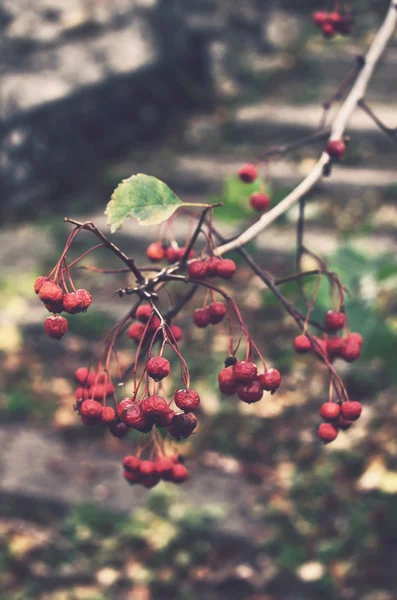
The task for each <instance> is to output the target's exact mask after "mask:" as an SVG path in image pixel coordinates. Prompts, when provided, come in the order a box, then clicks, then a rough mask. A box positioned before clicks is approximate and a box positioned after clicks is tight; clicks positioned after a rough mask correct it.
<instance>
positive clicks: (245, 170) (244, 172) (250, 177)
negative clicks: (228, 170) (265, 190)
mask: <svg viewBox="0 0 397 600" xmlns="http://www.w3.org/2000/svg"><path fill="white" fill-rule="evenodd" d="M237 174H238V176H239V178H240V179H241V181H244V183H253V182H254V181H255V179H256V178H257V177H258V170H257V168H256V167H255V165H252V164H250V163H245V164H244V165H242V166H241V167H240V168H239V170H238V173H237Z"/></svg>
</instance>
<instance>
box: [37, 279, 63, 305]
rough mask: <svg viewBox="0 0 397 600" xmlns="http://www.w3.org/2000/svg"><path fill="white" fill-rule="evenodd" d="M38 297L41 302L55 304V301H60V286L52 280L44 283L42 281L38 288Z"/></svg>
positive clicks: (61, 296) (61, 293)
mask: <svg viewBox="0 0 397 600" xmlns="http://www.w3.org/2000/svg"><path fill="white" fill-rule="evenodd" d="M39 298H40V300H41V301H42V302H46V303H48V304H57V302H61V301H62V298H63V291H62V288H60V287H59V285H57V284H56V283H54V282H53V281H47V282H46V283H43V285H42V286H41V288H40V290H39Z"/></svg>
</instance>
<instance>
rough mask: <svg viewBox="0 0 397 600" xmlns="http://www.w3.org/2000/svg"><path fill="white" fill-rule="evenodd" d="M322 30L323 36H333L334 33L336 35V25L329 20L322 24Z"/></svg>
mask: <svg viewBox="0 0 397 600" xmlns="http://www.w3.org/2000/svg"><path fill="white" fill-rule="evenodd" d="M321 31H322V34H323V36H324V37H326V38H332V37H334V35H336V31H335V27H334V26H333V25H332V23H329V22H327V23H323V24H322V25H321Z"/></svg>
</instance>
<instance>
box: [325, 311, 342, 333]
mask: <svg viewBox="0 0 397 600" xmlns="http://www.w3.org/2000/svg"><path fill="white" fill-rule="evenodd" d="M345 323H346V316H345V314H344V313H341V312H338V311H337V310H329V311H328V312H327V314H326V315H325V319H324V325H325V327H326V328H327V329H328V330H329V331H338V330H339V329H343V328H344V326H345Z"/></svg>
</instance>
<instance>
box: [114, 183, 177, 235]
mask: <svg viewBox="0 0 397 600" xmlns="http://www.w3.org/2000/svg"><path fill="white" fill-rule="evenodd" d="M183 205H184V203H183V202H182V201H181V200H179V198H178V196H176V195H175V194H174V192H173V191H172V190H171V189H170V188H169V187H168V186H167V185H166V184H165V183H164V182H163V181H160V179H156V177H151V176H149V175H143V174H142V173H139V174H138V175H132V177H129V178H128V179H124V180H123V181H122V182H121V183H120V184H119V185H118V187H117V188H116V189H115V191H114V192H113V194H112V197H111V199H110V202H109V203H108V205H107V207H106V211H105V214H106V215H107V217H108V225H109V227H110V230H111V232H112V233H114V232H115V231H117V230H118V229H120V227H121V226H122V225H123V223H124V221H125V220H126V219H130V218H133V217H135V218H136V219H138V222H139V223H140V225H158V224H159V223H162V222H163V221H166V220H167V219H169V218H170V217H171V216H172V215H173V214H174V212H175V211H176V209H177V208H179V207H180V206H183ZM185 206H186V205H185Z"/></svg>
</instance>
